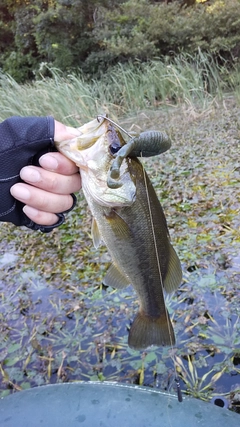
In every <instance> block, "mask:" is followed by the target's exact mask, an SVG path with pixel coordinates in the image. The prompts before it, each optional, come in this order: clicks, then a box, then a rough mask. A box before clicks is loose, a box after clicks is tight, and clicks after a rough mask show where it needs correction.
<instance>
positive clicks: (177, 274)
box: [163, 243, 182, 293]
mask: <svg viewBox="0 0 240 427" xmlns="http://www.w3.org/2000/svg"><path fill="white" fill-rule="evenodd" d="M181 281H182V268H181V264H180V260H179V258H178V256H177V254H176V252H175V249H174V248H173V246H172V245H171V244H170V243H169V263H168V271H167V274H166V276H165V278H164V281H163V286H164V289H165V291H166V292H167V293H170V292H174V291H175V290H176V289H177V288H178V286H179V285H180V284H181Z"/></svg>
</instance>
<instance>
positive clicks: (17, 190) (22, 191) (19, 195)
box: [10, 184, 30, 202]
mask: <svg viewBox="0 0 240 427" xmlns="http://www.w3.org/2000/svg"><path fill="white" fill-rule="evenodd" d="M10 192H11V194H12V196H13V197H15V199H18V200H21V201H22V202H25V201H26V200H29V199H30V192H29V191H28V189H27V188H26V187H24V186H23V185H22V184H15V185H14V186H13V187H12V188H11V189H10Z"/></svg>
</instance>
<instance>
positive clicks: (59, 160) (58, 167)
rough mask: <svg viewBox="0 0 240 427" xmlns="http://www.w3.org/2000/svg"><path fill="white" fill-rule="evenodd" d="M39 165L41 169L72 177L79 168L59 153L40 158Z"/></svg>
mask: <svg viewBox="0 0 240 427" xmlns="http://www.w3.org/2000/svg"><path fill="white" fill-rule="evenodd" d="M39 164H40V166H41V167H42V168H44V169H46V170H48V171H51V172H57V173H60V174H62V175H73V174H74V173H76V172H78V170H79V168H78V167H77V166H76V165H75V163H73V162H72V161H71V160H70V159H67V157H65V156H64V155H63V154H61V153H55V152H51V153H47V154H44V155H43V156H41V157H40V159H39Z"/></svg>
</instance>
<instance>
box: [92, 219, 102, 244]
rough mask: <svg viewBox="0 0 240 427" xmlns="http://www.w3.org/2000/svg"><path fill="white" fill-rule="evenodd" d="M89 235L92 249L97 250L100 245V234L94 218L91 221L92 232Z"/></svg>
mask: <svg viewBox="0 0 240 427" xmlns="http://www.w3.org/2000/svg"><path fill="white" fill-rule="evenodd" d="M91 235H92V239H93V244H94V247H95V248H96V249H97V248H98V247H99V246H100V245H101V240H102V238H101V234H100V233H99V229H98V225H97V222H96V220H95V218H93V219H92V230H91Z"/></svg>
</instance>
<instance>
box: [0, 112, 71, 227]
mask: <svg viewBox="0 0 240 427" xmlns="http://www.w3.org/2000/svg"><path fill="white" fill-rule="evenodd" d="M48 151H56V150H55V148H54V119H53V117H50V116H49V117H10V118H8V119H6V120H5V121H3V122H2V123H0V221H5V222H12V223H13V224H15V225H25V226H26V227H29V228H32V229H33V230H37V229H40V230H41V231H45V232H46V231H50V230H51V229H52V228H54V227H55V226H58V225H60V224H61V223H62V222H63V220H64V215H63V214H58V217H59V221H58V223H57V224H55V225H54V226H49V227H42V226H39V225H37V224H35V223H34V222H33V221H31V220H30V219H29V218H28V217H27V216H26V215H25V214H24V212H23V211H22V208H23V206H24V205H23V203H21V202H19V201H18V200H16V199H15V198H14V197H13V196H12V195H11V194H10V188H11V186H12V185H13V184H15V183H17V182H20V181H21V179H20V175H19V174H20V170H21V169H22V168H23V167H24V166H27V165H31V164H37V162H38V158H39V157H40V155H41V154H44V153H46V152H48Z"/></svg>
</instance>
